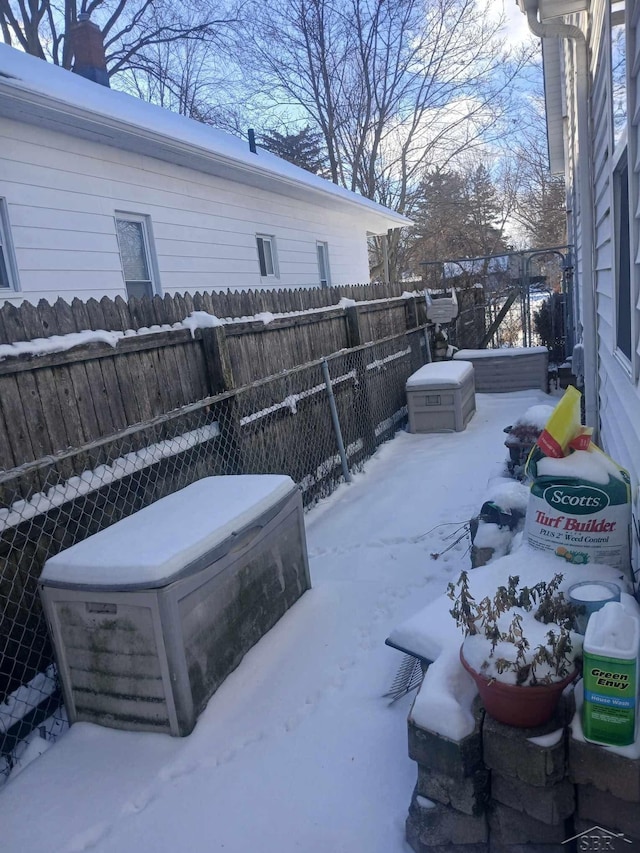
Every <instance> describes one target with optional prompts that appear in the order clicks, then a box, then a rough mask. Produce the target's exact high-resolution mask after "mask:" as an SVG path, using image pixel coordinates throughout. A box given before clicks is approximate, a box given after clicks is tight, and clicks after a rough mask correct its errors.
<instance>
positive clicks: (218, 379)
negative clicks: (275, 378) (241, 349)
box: [200, 326, 242, 474]
mask: <svg viewBox="0 0 640 853" xmlns="http://www.w3.org/2000/svg"><path fill="white" fill-rule="evenodd" d="M200 335H201V340H202V351H203V355H204V362H205V367H206V371H207V380H208V384H209V394H210V395H211V396H215V395H216V394H222V393H224V392H225V391H233V390H234V389H235V387H236V383H235V378H234V375H233V367H232V364H231V358H230V356H229V347H228V345H227V336H226V334H225V331H224V326H213V327H206V328H204V329H201V330H200ZM217 408H219V415H218V420H219V421H220V422H221V423H220V432H221V434H222V433H224V432H226V433H227V434H228V438H229V454H228V465H227V466H226V468H227V469H228V470H227V471H226V473H228V474H234V473H242V435H241V431H240V418H239V415H238V401H237V398H236V395H235V394H234V395H233V396H232V397H229V398H228V399H226V400H223V401H222V402H220V403H219V404H218V407H217Z"/></svg>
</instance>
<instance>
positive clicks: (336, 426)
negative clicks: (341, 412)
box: [322, 358, 351, 483]
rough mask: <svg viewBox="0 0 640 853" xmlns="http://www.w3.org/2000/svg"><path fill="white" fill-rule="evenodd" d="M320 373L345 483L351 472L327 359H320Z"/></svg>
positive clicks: (349, 480) (349, 478) (348, 480)
mask: <svg viewBox="0 0 640 853" xmlns="http://www.w3.org/2000/svg"><path fill="white" fill-rule="evenodd" d="M322 375H323V377H324V383H325V385H326V386H327V396H328V397H329V408H330V409H331V420H332V422H333V430H334V432H335V434H336V441H337V443H338V453H339V454H340V462H341V463H342V473H343V474H344V479H345V480H346V482H347V483H350V482H351V472H350V471H349V463H348V461H347V454H346V452H345V449H344V441H343V440H342V429H341V428H340V418H339V417H338V409H337V408H336V398H335V396H334V394H333V386H332V385H331V375H330V374H329V365H328V363H327V359H326V358H323V359H322Z"/></svg>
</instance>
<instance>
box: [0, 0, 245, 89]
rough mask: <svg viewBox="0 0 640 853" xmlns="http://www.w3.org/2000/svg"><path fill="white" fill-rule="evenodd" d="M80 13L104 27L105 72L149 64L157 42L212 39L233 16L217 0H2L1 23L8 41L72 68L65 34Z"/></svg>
mask: <svg viewBox="0 0 640 853" xmlns="http://www.w3.org/2000/svg"><path fill="white" fill-rule="evenodd" d="M82 13H88V14H90V15H91V17H92V20H93V21H94V22H95V23H96V24H97V25H98V26H99V27H100V29H101V30H102V34H103V36H104V43H105V51H106V57H107V68H108V72H109V76H113V75H115V74H118V73H120V72H123V71H127V70H129V69H137V70H140V68H141V67H144V66H152V65H153V61H154V60H155V58H156V55H155V53H154V51H155V50H156V49H157V48H158V47H159V46H161V45H172V44H175V43H176V42H185V41H202V40H204V39H207V40H208V41H213V42H214V43H215V42H216V41H219V40H220V31H221V29H224V28H225V27H227V26H228V25H229V24H231V23H233V21H234V20H235V13H233V12H229V13H221V10H220V8H219V4H216V2H215V0H202V2H196V0H182V2H181V3H175V4H174V3H172V2H171V0H61V2H60V3H52V2H51V0H0V29H1V30H2V37H3V39H4V41H5V42H6V43H7V44H11V45H15V46H17V47H20V48H21V49H22V50H24V51H25V52H26V53H30V54H32V55H33V56H38V57H40V58H41V59H48V60H50V61H51V62H53V63H55V64H56V65H62V66H63V67H64V68H70V67H71V64H72V60H73V57H72V55H71V49H70V44H69V39H68V38H67V35H68V33H69V31H70V29H71V27H72V26H73V25H74V24H75V23H76V22H77V20H78V16H79V15H80V14H82Z"/></svg>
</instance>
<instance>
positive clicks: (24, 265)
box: [0, 22, 408, 303]
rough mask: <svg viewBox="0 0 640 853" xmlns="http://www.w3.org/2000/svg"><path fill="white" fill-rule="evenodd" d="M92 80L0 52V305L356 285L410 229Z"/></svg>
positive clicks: (216, 133)
mask: <svg viewBox="0 0 640 853" xmlns="http://www.w3.org/2000/svg"><path fill="white" fill-rule="evenodd" d="M87 23H88V24H89V26H90V27H94V25H93V24H90V22H87ZM94 29H96V28H95V27H94ZM85 71H86V69H85ZM82 73H84V72H82ZM88 76H91V75H88ZM96 79H98V80H99V79H100V75H99V74H98V75H94V76H93V78H92V80H90V79H85V77H83V76H79V74H74V73H72V72H70V71H66V70H63V69H61V68H59V67H57V66H54V65H52V64H50V63H46V62H44V61H42V60H40V59H36V58H33V57H31V56H27V55H25V54H23V53H21V52H19V51H18V50H15V49H13V48H11V47H8V46H6V45H4V44H0V117H1V120H0V303H1V302H4V301H6V300H8V301H12V302H16V303H19V302H22V300H24V299H27V300H29V301H30V302H37V301H38V300H40V299H42V298H44V299H47V300H48V301H49V302H53V301H55V299H56V298H57V297H58V296H62V297H63V298H64V299H67V300H70V299H72V298H73V297H75V296H79V297H81V298H83V299H87V298H89V297H92V296H93V297H97V298H100V297H102V296H105V295H106V296H110V297H115V296H116V295H118V294H120V295H122V296H125V297H126V295H127V294H129V295H134V296H140V295H142V294H146V293H148V294H154V293H160V294H166V293H169V294H172V293H175V292H184V291H189V292H192V293H193V292H195V291H197V290H200V291H204V290H208V291H211V290H215V289H226V288H228V287H230V288H232V289H233V288H260V287H298V286H314V285H316V286H317V285H330V284H332V285H341V284H357V283H363V282H367V281H368V280H369V265H368V253H367V237H368V236H370V235H383V234H386V233H387V231H388V229H391V228H397V227H400V226H402V225H406V224H408V220H406V219H405V218H404V217H403V216H401V215H399V214H397V213H394V212H393V211H391V210H388V209H386V208H384V207H382V206H380V205H378V204H376V203H375V202H372V201H369V200H368V199H365V198H363V197H362V196H359V195H357V194H356V193H352V192H349V191H348V190H345V189H343V188H341V187H338V186H336V185H335V184H332V183H331V182H329V181H326V180H324V179H322V178H319V177H317V176H316V175H312V174H311V173H309V172H306V171H304V170H303V169H300V168H298V167H296V166H293V165H291V164H290V163H288V162H286V161H284V160H281V159H280V158H278V157H276V156H275V155H273V154H270V153H268V152H266V151H263V150H260V149H258V150H257V151H252V150H250V148H249V144H248V143H247V142H245V141H243V140H241V139H238V138H236V137H234V136H231V135H230V134H227V133H224V132H222V131H220V130H216V129H215V128H212V127H210V126H207V125H204V124H200V123H199V122H197V121H194V120H191V119H188V118H185V117H184V116H180V115H177V114H175V113H171V112H169V111H168V110H165V109H162V108H160V107H157V106H155V105H153V104H149V103H146V102H144V101H140V100H138V99H136V98H133V97H131V96H129V95H126V94H124V93H122V92H117V91H113V90H111V89H109V88H108V86H107V85H100V84H99V83H98V82H93V80H96ZM103 79H106V74H104V75H103Z"/></svg>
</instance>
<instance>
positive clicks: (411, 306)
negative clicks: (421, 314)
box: [404, 296, 418, 331]
mask: <svg viewBox="0 0 640 853" xmlns="http://www.w3.org/2000/svg"><path fill="white" fill-rule="evenodd" d="M404 310H405V317H406V323H407V331H409V330H410V329H415V328H417V326H418V309H417V306H416V298H415V296H412V297H411V298H410V299H409V297H407V298H406V299H405V300H404Z"/></svg>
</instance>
